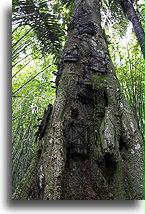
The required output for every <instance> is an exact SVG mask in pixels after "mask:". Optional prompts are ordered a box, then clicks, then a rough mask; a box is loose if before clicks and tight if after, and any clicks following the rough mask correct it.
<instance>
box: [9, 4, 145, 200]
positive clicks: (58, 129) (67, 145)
mask: <svg viewBox="0 0 145 214" xmlns="http://www.w3.org/2000/svg"><path fill="white" fill-rule="evenodd" d="M100 22H101V21H100V11H99V1H96V0H83V1H81V0H76V1H75V11H74V14H73V16H72V20H71V23H70V26H69V29H68V38H67V42H66V45H65V49H64V55H63V58H62V63H61V66H60V69H59V71H58V75H57V78H56V85H57V97H56V101H55V103H54V105H53V110H52V113H51V116H50V119H49V122H48V126H47V130H46V132H45V136H44V137H43V138H42V139H41V142H40V148H41V155H40V157H39V160H37V167H36V168H37V170H36V171H37V174H35V177H36V179H35V183H37V185H36V184H35V185H33V187H35V188H34V191H33V195H36V192H37V198H36V197H33V195H32V191H30V192H29V193H30V194H29V196H28V194H27V195H26V197H25V198H24V197H23V198H22V197H21V196H22V193H21V192H22V191H21V188H20V185H19V186H18V188H17V190H16V192H15V194H14V197H13V198H14V199H26V200H28V199H29V200H32V199H42V200H60V199H61V200H67V199H68V200H135V199H143V153H142V152H143V148H142V146H143V141H142V138H141V136H140V134H139V131H138V128H137V125H136V122H135V120H134V118H133V115H132V113H131V111H130V109H129V107H128V105H127V103H126V101H125V100H124V96H123V94H122V92H121V90H120V85H119V82H118V80H117V78H116V75H115V71H114V67H113V65H112V62H111V60H110V56H109V52H108V48H107V44H106V41H105V38H104V32H103V30H102V29H101V23H100ZM40 148H39V150H40ZM32 178H34V177H33V175H32ZM25 185H26V184H24V181H23V183H21V187H22V186H23V187H24V186H25ZM23 189H24V188H23ZM23 191H25V190H23ZM34 192H35V194H34ZM23 195H24V194H23Z"/></svg>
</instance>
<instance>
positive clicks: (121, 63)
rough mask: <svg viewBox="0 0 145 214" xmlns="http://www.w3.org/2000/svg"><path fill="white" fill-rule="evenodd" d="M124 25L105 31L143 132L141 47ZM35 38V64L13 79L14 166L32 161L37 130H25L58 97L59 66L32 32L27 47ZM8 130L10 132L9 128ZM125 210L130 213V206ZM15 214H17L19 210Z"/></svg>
mask: <svg viewBox="0 0 145 214" xmlns="http://www.w3.org/2000/svg"><path fill="white" fill-rule="evenodd" d="M5 2H9V4H10V1H5ZM138 7H139V11H140V12H141V11H142V10H143V4H141V5H139V6H138ZM8 10H10V7H9V8H7V7H6V6H4V10H3V12H2V13H1V15H3V14H4V12H6V11H8ZM8 15H9V14H8V13H7V12H6V15H5V16H4V17H5V19H2V18H1V20H3V23H2V24H1V27H3V26H4V24H5V26H6V25H7V24H8V23H9V19H8ZM140 20H141V21H143V19H142V18H141V17H140ZM125 22H126V21H125ZM125 25H126V26H121V25H120V26H121V29H119V28H118V26H117V27H116V26H114V23H112V24H111V27H112V29H111V28H106V32H107V34H108V35H109V36H108V38H107V39H108V41H109V42H110V45H109V47H110V52H111V56H112V59H113V62H114V64H115V66H116V70H117V74H118V78H119V80H120V83H121V85H122V88H123V90H124V93H125V96H126V98H127V99H128V101H129V103H130V105H131V107H132V109H133V111H134V112H136V113H137V114H136V115H135V116H136V119H137V121H138V124H139V127H140V130H141V131H142V130H143V99H141V98H142V97H143V59H142V55H141V52H140V49H139V45H138V44H137V41H136V38H135V36H134V33H133V32H132V28H131V26H130V25H129V22H126V24H125ZM104 26H105V23H104ZM14 28H15V27H14ZM25 30H26V31H25ZM28 30H29V28H27V26H25V27H24V31H19V33H18V34H13V36H14V38H16V39H18V38H21V37H22V36H23V35H24V34H25V32H27V31H28ZM1 32H2V30H1ZM7 32H8V31H7ZM15 33H16V31H15ZM32 36H33V38H34V40H33V41H35V42H34V44H30V45H29V51H28V52H29V53H30V56H29V57H30V59H33V63H32V64H31V63H30V64H28V65H27V66H28V67H27V68H26V67H25V69H24V70H23V71H22V70H21V74H20V73H19V75H18V76H19V77H18V76H17V78H18V79H17V81H16V80H14V82H13V93H14V92H15V93H14V94H13V102H14V103H13V119H14V121H15V120H16V118H17V117H18V116H20V117H18V120H17V122H19V124H18V123H17V122H14V123H13V124H14V126H13V134H14V135H13V136H17V137H18V138H17V139H16V138H13V139H15V140H16V141H13V142H15V143H16V144H15V146H16V145H17V142H18V140H19V139H21V140H22V141H21V146H20V147H19V146H18V147H17V159H15V158H14V159H13V164H14V165H15V164H16V163H18V162H19V161H20V160H21V161H23V160H24V159H25V158H28V159H27V160H30V159H31V157H32V156H33V152H34V150H35V143H36V142H35V140H34V139H35V138H34V134H35V131H36V130H35V129H33V128H32V129H30V128H29V129H26V130H25V132H23V130H24V128H25V127H33V125H35V124H36V123H37V119H38V117H39V116H42V114H43V110H44V107H46V106H47V105H48V101H49V102H53V100H54V97H55V89H53V88H51V86H53V83H51V81H52V80H53V79H54V77H53V74H52V72H53V71H55V70H56V65H53V66H51V67H49V68H47V66H48V65H50V64H52V62H54V59H55V57H56V56H55V55H53V54H51V53H48V54H46V52H45V54H43V51H42V49H43V45H42V46H41V44H40V43H39V42H38V41H39V40H37V39H36V37H35V34H34V32H32V31H30V35H29V36H28V35H26V37H27V39H26V40H24V41H26V44H28V43H29V39H30V37H31V39H32ZM128 36H129V37H128ZM2 37H3V38H2ZM4 37H5V38H6V31H4V36H3V35H2V34H1V38H2V39H1V41H2V42H3V41H4V44H3V46H4V49H2V50H1V56H2V57H1V59H3V56H4V55H5V52H7V50H8V49H7V44H5V42H6V43H9V44H10V42H9V41H7V40H6V41H5V39H4ZM26 37H25V38H26ZM62 38H63V39H62V45H63V44H64V41H65V35H64V36H63V37H62ZM114 38H115V39H114ZM128 38H129V40H128ZM23 39H24V37H23ZM113 41H116V42H115V43H114V42H113ZM117 41H118V42H117ZM27 42H28V43H27ZM38 47H39V48H40V52H39V54H38V56H37V55H36V52H37V53H38V50H39V48H38ZM31 51H32V52H31ZM22 52H23V51H21V53H22ZM15 53H16V52H15ZM26 53H27V52H26V51H24V52H23V54H22V56H21V57H24V55H26ZM16 60H18V58H17V57H16ZM3 62H5V63H8V64H9V62H8V59H6V60H3ZM13 62H14V61H13ZM13 65H14V64H13ZM20 65H21V66H20V67H19V66H18V65H15V66H14V70H13V72H14V73H13V75H15V74H16V72H17V71H18V70H17V69H21V68H22V67H23V66H24V65H26V61H25V60H22V61H21V63H20ZM46 65H47V66H46ZM3 67H4V70H6V69H5V67H6V66H3V65H2V68H3ZM8 67H9V66H7V69H8ZM43 69H44V70H43ZM42 70H43V71H42ZM38 71H39V72H40V71H42V72H41V73H40V74H39V75H37V76H36V74H38ZM46 71H47V72H46ZM6 76H7V73H6ZM6 76H2V75H1V77H4V78H0V79H1V84H0V85H1V87H2V86H4V84H5V83H6V82H5V80H6ZM34 76H36V77H35V78H33V77H34ZM13 78H14V77H13ZM15 78H16V76H15ZM15 78H14V79H15ZM30 79H32V80H31V81H29V80H30ZM7 80H10V78H9V77H8V78H7ZM28 81H29V82H28ZM27 82H28V83H27ZM16 83H17V84H16ZM25 83H27V84H26V85H25V86H24V87H21V86H23V85H24V84H25ZM46 86H47V87H46ZM20 87H21V89H20V90H18V89H19V88H20ZM38 87H40V90H39V91H38V90H37V88H38ZM1 89H2V88H1ZM4 89H6V88H5V87H4ZM8 90H9V87H7V90H5V92H6V93H7V94H9V92H8ZM17 90H18V91H17ZM16 91H17V92H16ZM1 92H2V94H1V95H2V96H3V94H4V90H3V89H2V90H1ZM18 92H19V93H18ZM34 92H35V93H34ZM29 93H30V94H29ZM33 93H34V94H33ZM46 96H47V97H49V100H48V99H45V97H46ZM134 101H135V102H134ZM6 102H7V106H9V104H10V102H9V101H8V100H7V101H6V99H5V98H4V103H6ZM39 103H40V105H39V108H38V109H37V108H36V104H39ZM18 104H20V105H18ZM29 104H31V105H29ZM37 106H38V105H37ZM32 107H33V108H32ZM25 108H26V109H25ZM32 109H33V110H32ZM5 110H6V109H5ZM136 110H137V111H136ZM3 112H4V113H3ZM2 113H3V115H2ZM7 113H8V112H7ZM1 115H2V117H3V116H4V115H6V112H5V111H3V110H2V108H1ZM139 115H142V116H141V117H140V116H139ZM7 120H8V119H7ZM7 122H8V121H7ZM4 127H5V125H4ZM18 127H19V128H20V129H19V132H18ZM7 130H9V127H8V129H7ZM31 131H32V132H31ZM2 132H3V133H5V134H6V132H5V131H2ZM22 133H23V134H22ZM24 137H27V143H25V142H24V141H23V139H24ZM6 138H7V139H8V136H7V137H4V138H3V141H5V140H6ZM32 139H33V140H32ZM3 141H2V142H3ZM13 145H14V144H13ZM26 151H28V154H29V155H30V156H29V155H28V157H26V156H25V155H24V154H25V152H26ZM13 152H14V153H15V152H16V150H15V149H14V150H13ZM5 154H6V153H5ZM1 158H3V155H1ZM4 160H6V158H4ZM21 161H20V162H21ZM1 163H4V161H1ZM27 163H28V162H27ZM23 170H24V171H25V166H23V167H20V171H19V173H20V172H21V173H20V174H19V173H18V174H19V176H18V177H19V178H18V179H20V177H21V176H22V174H23V173H24V171H23ZM13 173H14V172H13ZM2 174H5V173H2ZM5 180H7V179H5ZM15 182H16V181H15ZM4 186H5V185H4ZM8 191H9V190H7V193H8ZM128 208H129V207H128ZM136 208H137V206H136ZM125 209H126V210H127V207H126V208H125ZM14 212H15V213H16V210H15V211H14ZM115 212H116V211H115ZM131 212H132V211H131ZM131 212H130V213H131ZM11 213H13V211H11ZM105 213H106V212H105ZM111 213H114V212H112V211H111ZM121 213H122V212H121ZM127 213H129V210H128V211H127ZM132 213H133V212H132Z"/></svg>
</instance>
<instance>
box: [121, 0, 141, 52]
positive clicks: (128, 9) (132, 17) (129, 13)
mask: <svg viewBox="0 0 145 214" xmlns="http://www.w3.org/2000/svg"><path fill="white" fill-rule="evenodd" d="M119 1H120V5H121V7H122V9H123V12H124V14H125V16H126V17H127V18H128V19H129V21H131V23H132V25H133V29H134V32H135V34H136V37H137V40H138V43H139V45H140V48H141V51H142V53H143V55H144V31H143V27H142V25H141V23H140V21H139V18H138V16H137V14H136V12H135V9H134V6H133V0H119Z"/></svg>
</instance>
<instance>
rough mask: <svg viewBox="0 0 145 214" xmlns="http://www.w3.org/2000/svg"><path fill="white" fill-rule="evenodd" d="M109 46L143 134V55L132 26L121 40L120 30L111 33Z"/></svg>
mask: <svg viewBox="0 0 145 214" xmlns="http://www.w3.org/2000/svg"><path fill="white" fill-rule="evenodd" d="M110 39H111V45H110V46H109V48H110V52H111V55H112V60H113V62H114V65H115V68H116V73H117V76H118V79H119V81H120V84H121V87H122V90H123V92H124V95H125V97H126V99H127V101H128V102H129V104H130V106H131V108H132V111H133V113H134V116H135V118H136V120H137V123H138V127H139V129H140V131H141V133H142V135H143V112H144V111H143V87H144V80H143V77H144V74H143V71H144V69H143V57H142V54H141V51H140V47H139V45H138V43H137V40H136V37H135V35H134V33H133V32H132V28H131V26H129V27H128V30H127V32H126V35H125V36H124V37H123V38H122V39H121V40H120V35H119V34H118V31H117V32H115V31H113V32H112V34H110Z"/></svg>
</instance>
